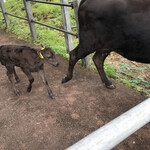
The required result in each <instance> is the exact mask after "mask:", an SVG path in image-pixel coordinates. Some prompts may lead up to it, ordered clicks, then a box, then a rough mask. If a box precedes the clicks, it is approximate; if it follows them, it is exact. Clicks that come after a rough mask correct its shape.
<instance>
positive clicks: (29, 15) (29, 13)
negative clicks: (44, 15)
mask: <svg viewBox="0 0 150 150" xmlns="http://www.w3.org/2000/svg"><path fill="white" fill-rule="evenodd" d="M23 2H24V6H25V9H26V14H27V18H28V23H29V26H30V31H31V34H32V38H33V40H36V38H37V33H36V28H35V24H34V22H32V20H33V15H32V10H31V5H30V2H29V1H26V0H23Z"/></svg>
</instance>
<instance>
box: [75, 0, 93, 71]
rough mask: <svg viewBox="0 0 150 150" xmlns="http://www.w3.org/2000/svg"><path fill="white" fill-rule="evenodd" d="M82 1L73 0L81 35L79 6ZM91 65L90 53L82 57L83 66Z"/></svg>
mask: <svg viewBox="0 0 150 150" xmlns="http://www.w3.org/2000/svg"><path fill="white" fill-rule="evenodd" d="M80 2H81V0H73V2H72V4H73V7H74V13H75V19H76V26H77V31H78V35H79V21H78V8H79V4H80ZM90 65H91V61H90V55H89V56H87V57H85V58H84V59H82V66H84V67H85V68H88V67H89V66H90Z"/></svg>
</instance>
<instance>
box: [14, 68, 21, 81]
mask: <svg viewBox="0 0 150 150" xmlns="http://www.w3.org/2000/svg"><path fill="white" fill-rule="evenodd" d="M13 73H14V76H15V79H16V82H17V83H19V82H20V79H19V77H18V75H17V73H16V70H15V67H13Z"/></svg>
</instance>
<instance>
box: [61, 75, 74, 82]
mask: <svg viewBox="0 0 150 150" xmlns="http://www.w3.org/2000/svg"><path fill="white" fill-rule="evenodd" d="M71 79H72V77H68V76H67V77H65V78H64V79H62V82H61V83H66V82H68V81H70V80H71Z"/></svg>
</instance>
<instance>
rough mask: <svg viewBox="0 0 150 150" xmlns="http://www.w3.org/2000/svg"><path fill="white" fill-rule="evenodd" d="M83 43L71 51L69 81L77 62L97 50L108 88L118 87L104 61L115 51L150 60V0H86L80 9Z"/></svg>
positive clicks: (130, 56)
mask: <svg viewBox="0 0 150 150" xmlns="http://www.w3.org/2000/svg"><path fill="white" fill-rule="evenodd" d="M78 18H79V45H78V46H77V47H76V48H75V49H74V50H73V51H71V52H70V59H69V68H68V73H67V76H66V77H65V78H64V79H63V80H62V83H65V82H67V81H69V80H71V78H72V76H73V70H74V66H75V64H76V62H77V61H78V60H79V59H82V58H84V57H85V56H87V55H89V54H91V53H93V52H95V55H94V57H93V61H94V63H95V66H96V68H97V70H98V72H99V75H100V77H101V79H102V82H103V83H104V84H105V85H106V87H107V88H111V89H113V88H115V86H114V85H113V84H112V83H111V82H110V81H109V80H108V79H107V77H106V75H105V72H104V68H103V65H104V60H105V59H106V57H107V56H108V55H109V53H110V52H112V51H115V52H117V53H118V54H120V55H122V56H123V57H125V58H127V59H129V60H133V61H137V62H142V63H150V0H82V1H81V3H80V7H79V11H78Z"/></svg>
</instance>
